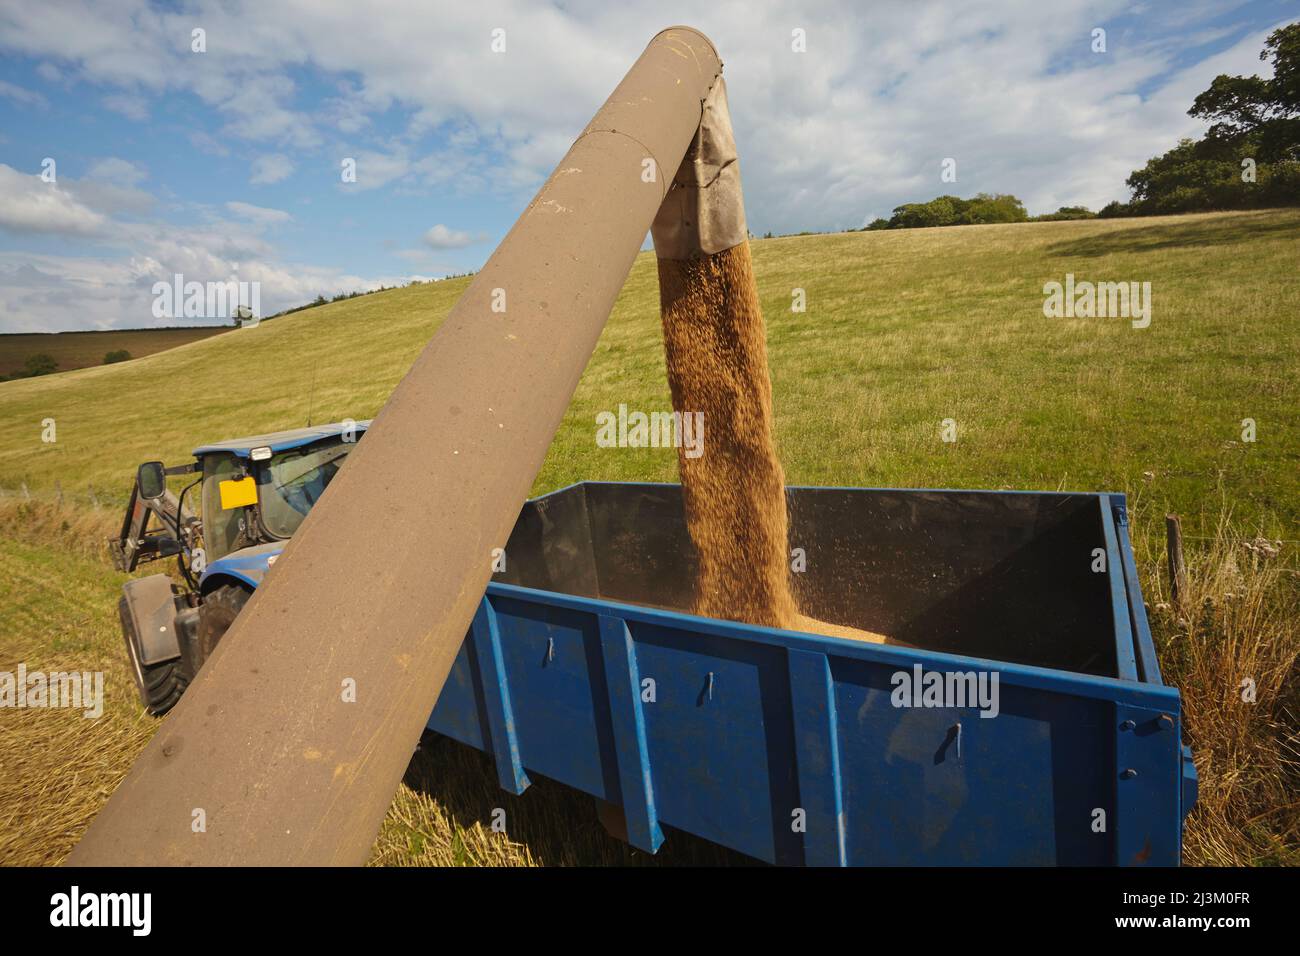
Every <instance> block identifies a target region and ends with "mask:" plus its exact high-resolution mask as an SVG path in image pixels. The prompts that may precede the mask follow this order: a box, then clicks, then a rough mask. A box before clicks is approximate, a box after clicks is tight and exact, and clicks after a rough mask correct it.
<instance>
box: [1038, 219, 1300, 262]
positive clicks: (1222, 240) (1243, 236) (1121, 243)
mask: <svg viewBox="0 0 1300 956" xmlns="http://www.w3.org/2000/svg"><path fill="white" fill-rule="evenodd" d="M1298 228H1300V227H1298V226H1297V223H1296V220H1295V219H1294V218H1291V217H1288V218H1285V219H1281V220H1279V219H1278V218H1277V217H1276V216H1270V217H1268V218H1267V219H1266V220H1265V219H1264V214H1262V213H1261V214H1256V215H1240V216H1232V217H1226V218H1223V219H1213V220H1209V221H1206V220H1197V221H1192V222H1186V223H1160V224H1158V225H1153V226H1141V227H1137V228H1130V229H1117V230H1115V231H1114V232H1106V233H1101V234H1099V235H1092V236H1085V237H1083V238H1081V239H1073V240H1071V241H1069V242H1058V243H1056V244H1054V245H1051V246H1048V247H1047V248H1046V250H1045V252H1046V253H1047V254H1048V255H1052V256H1068V257H1072V258H1096V257H1099V256H1109V255H1114V254H1116V253H1143V252H1162V251H1165V250H1169V249H1194V248H1198V247H1204V246H1229V245H1237V244H1239V243H1244V242H1256V241H1258V240H1260V239H1268V238H1274V237H1278V236H1290V237H1294V236H1295V235H1296V234H1297V230H1298Z"/></svg>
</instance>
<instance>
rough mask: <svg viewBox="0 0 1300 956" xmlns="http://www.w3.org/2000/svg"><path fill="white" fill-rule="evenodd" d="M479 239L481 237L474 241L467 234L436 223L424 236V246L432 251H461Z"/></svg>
mask: <svg viewBox="0 0 1300 956" xmlns="http://www.w3.org/2000/svg"><path fill="white" fill-rule="evenodd" d="M481 239H482V237H480V238H479V239H475V238H474V237H473V236H471V235H470V234H469V233H468V232H461V231H460V230H456V229H448V228H447V227H446V226H444V225H443V224H442V223H438V224H437V225H436V226H434V227H433V228H432V229H430V230H429V231H428V232H426V233H425V234H424V243H425V245H427V246H429V247H430V248H432V249H461V248H464V247H465V246H472V245H473V244H474V243H476V242H479V241H481Z"/></svg>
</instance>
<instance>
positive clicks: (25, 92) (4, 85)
mask: <svg viewBox="0 0 1300 956" xmlns="http://www.w3.org/2000/svg"><path fill="white" fill-rule="evenodd" d="M0 96H3V97H4V98H5V99H7V100H13V101H14V102H15V103H17V104H18V105H19V106H41V107H45V106H49V105H50V104H49V101H48V100H47V99H46V98H45V97H44V96H43V95H41V94H40V93H37V92H36V91H35V90H29V89H27V88H26V87H22V86H18V85H17V84H14V83H10V82H8V81H6V80H0Z"/></svg>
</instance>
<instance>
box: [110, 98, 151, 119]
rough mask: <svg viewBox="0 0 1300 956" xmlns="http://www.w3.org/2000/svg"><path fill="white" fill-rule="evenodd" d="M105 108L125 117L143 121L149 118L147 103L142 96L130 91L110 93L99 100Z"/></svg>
mask: <svg viewBox="0 0 1300 956" xmlns="http://www.w3.org/2000/svg"><path fill="white" fill-rule="evenodd" d="M100 102H101V103H103V104H104V108H105V109H109V110H112V111H113V112H114V113H120V114H121V115H122V116H125V117H126V118H127V119H132V120H135V121H137V122H144V121H145V120H147V119H148V118H149V103H148V101H147V100H145V98H144V97H142V96H134V95H132V94H130V93H111V94H109V95H108V96H105V97H104V98H103V99H101V100H100Z"/></svg>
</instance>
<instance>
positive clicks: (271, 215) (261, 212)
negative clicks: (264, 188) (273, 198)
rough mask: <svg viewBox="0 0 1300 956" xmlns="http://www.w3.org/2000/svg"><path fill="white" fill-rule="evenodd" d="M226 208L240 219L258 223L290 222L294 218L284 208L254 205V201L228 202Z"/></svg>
mask: <svg viewBox="0 0 1300 956" xmlns="http://www.w3.org/2000/svg"><path fill="white" fill-rule="evenodd" d="M226 208H227V209H229V210H230V211H231V212H232V213H234V214H235V215H236V216H238V217H239V218H240V219H247V220H249V221H250V222H256V223H266V224H270V223H277V222H289V221H290V220H291V219H293V216H291V215H289V213H287V212H285V211H284V210H283V209H269V208H267V207H266V206H254V205H253V204H252V203H246V202H228V203H226Z"/></svg>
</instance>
